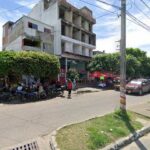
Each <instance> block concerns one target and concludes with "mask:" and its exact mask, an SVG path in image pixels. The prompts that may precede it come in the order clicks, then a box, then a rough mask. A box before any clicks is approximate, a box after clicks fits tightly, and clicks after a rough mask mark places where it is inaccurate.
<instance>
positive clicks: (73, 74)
mask: <svg viewBox="0 0 150 150" xmlns="http://www.w3.org/2000/svg"><path fill="white" fill-rule="evenodd" d="M67 77H68V78H69V79H71V80H72V81H73V80H74V79H75V80H79V73H78V72H77V71H76V70H75V69H70V70H69V71H68V72H67Z"/></svg>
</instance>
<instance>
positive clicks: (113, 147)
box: [50, 124, 150, 150]
mask: <svg viewBox="0 0 150 150" xmlns="http://www.w3.org/2000/svg"><path fill="white" fill-rule="evenodd" d="M69 125H72V124H67V125H63V126H62V127H59V128H57V129H56V130H55V131H53V132H52V134H51V139H50V147H51V150H60V149H59V147H58V144H57V142H56V135H57V132H58V130H60V129H62V128H63V127H66V126H69ZM148 133H150V126H146V127H143V128H142V129H141V130H138V131H137V132H135V133H133V134H130V135H129V136H128V137H125V138H122V139H119V140H118V141H117V142H115V144H114V143H112V144H110V145H108V146H106V147H104V148H103V149H102V150H119V149H121V148H123V147H125V146H127V145H129V144H131V143H132V142H134V141H136V140H138V139H139V138H141V137H143V136H144V135H146V134H148Z"/></svg>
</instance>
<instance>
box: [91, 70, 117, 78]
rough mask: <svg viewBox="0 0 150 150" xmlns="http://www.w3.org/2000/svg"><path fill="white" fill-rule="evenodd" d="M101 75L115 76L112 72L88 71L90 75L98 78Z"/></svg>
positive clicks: (106, 76)
mask: <svg viewBox="0 0 150 150" xmlns="http://www.w3.org/2000/svg"><path fill="white" fill-rule="evenodd" d="M101 76H103V77H105V78H115V77H116V76H115V75H114V74H112V73H108V72H103V73H101V72H99V71H95V72H93V73H90V77H92V78H100V77H101Z"/></svg>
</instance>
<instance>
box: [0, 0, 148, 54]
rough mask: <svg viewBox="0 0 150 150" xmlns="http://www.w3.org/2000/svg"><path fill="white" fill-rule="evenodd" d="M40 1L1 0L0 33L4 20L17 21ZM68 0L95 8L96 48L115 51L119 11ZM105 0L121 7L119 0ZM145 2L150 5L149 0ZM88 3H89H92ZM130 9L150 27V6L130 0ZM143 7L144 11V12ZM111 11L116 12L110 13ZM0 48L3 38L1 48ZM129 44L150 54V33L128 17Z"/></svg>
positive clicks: (92, 1)
mask: <svg viewBox="0 0 150 150" xmlns="http://www.w3.org/2000/svg"><path fill="white" fill-rule="evenodd" d="M38 1H39V0H13V1H12V0H5V1H3V0H0V12H1V15H0V36H2V25H3V24H4V23H5V22H7V21H8V20H11V21H16V20H17V19H19V18H20V17H21V16H22V15H26V14H27V13H28V12H30V10H31V9H32V7H33V6H34V5H35V4H36V3H37V2H38ZM68 1H69V2H71V3H72V4H73V5H75V6H77V7H79V8H81V7H83V6H87V7H89V8H90V9H91V10H93V15H94V17H95V18H96V22H97V23H96V25H95V26H94V32H95V33H96V35H97V46H96V48H97V50H101V51H102V50H105V51H106V52H115V51H116V48H117V45H118V42H116V41H119V40H120V11H119V10H117V9H115V8H113V7H111V6H107V5H104V4H102V3H100V2H98V1H96V0H68ZM103 1H105V2H108V3H111V4H113V5H117V6H120V0H103ZM144 1H145V2H146V3H147V4H148V6H150V0H144ZM134 2H135V3H134ZM87 3H90V4H91V5H90V4H87ZM92 5H93V6H92ZM22 6H24V7H22ZM96 6H98V7H101V8H103V9H106V10H108V11H105V10H103V9H100V8H98V7H96ZM15 8H18V9H15ZM12 9H15V10H12ZM127 10H128V11H129V12H130V13H132V14H133V15H134V16H135V17H136V18H138V19H139V20H140V21H142V22H144V23H145V24H147V25H149V26H150V9H148V8H147V7H146V6H145V5H144V4H143V3H142V2H141V1H140V0H127ZM140 10H142V12H141V11H140ZM110 11H111V12H114V13H110ZM102 16H103V17H102ZM127 18H128V17H127ZM1 47H2V45H1V39H0V49H1ZM127 47H138V48H141V49H142V50H144V51H147V53H148V55H149V56H150V32H148V31H146V30H145V29H143V28H141V27H140V26H137V25H135V24H134V23H132V22H130V21H128V20H127Z"/></svg>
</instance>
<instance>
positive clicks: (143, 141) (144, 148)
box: [122, 133, 150, 150]
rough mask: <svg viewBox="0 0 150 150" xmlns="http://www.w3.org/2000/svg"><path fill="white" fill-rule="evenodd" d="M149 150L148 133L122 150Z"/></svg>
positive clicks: (149, 140)
mask: <svg viewBox="0 0 150 150" xmlns="http://www.w3.org/2000/svg"><path fill="white" fill-rule="evenodd" d="M148 149H150V133H149V134H148V135H146V136H144V137H142V138H140V139H139V140H137V141H135V142H133V143H132V144H130V145H128V146H126V147H125V148H123V149H122V150H148Z"/></svg>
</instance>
